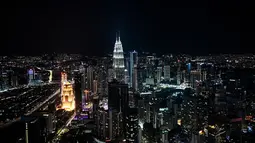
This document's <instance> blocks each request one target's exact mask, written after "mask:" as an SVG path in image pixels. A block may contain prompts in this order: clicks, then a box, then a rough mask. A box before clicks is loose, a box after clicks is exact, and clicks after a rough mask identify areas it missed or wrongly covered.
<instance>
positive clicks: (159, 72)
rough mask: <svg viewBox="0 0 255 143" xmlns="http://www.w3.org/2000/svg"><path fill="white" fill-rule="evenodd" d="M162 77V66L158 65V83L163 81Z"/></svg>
mask: <svg viewBox="0 0 255 143" xmlns="http://www.w3.org/2000/svg"><path fill="white" fill-rule="evenodd" d="M161 77H162V67H157V83H160V82H161Z"/></svg>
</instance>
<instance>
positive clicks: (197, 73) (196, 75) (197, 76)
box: [190, 70, 201, 88]
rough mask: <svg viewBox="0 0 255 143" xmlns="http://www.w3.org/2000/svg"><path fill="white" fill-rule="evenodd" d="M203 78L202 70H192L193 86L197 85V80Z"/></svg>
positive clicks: (191, 81)
mask: <svg viewBox="0 0 255 143" xmlns="http://www.w3.org/2000/svg"><path fill="white" fill-rule="evenodd" d="M200 80H201V72H200V71H197V70H192V71H191V72H190V84H191V87H192V88H195V87H196V84H197V82H200Z"/></svg>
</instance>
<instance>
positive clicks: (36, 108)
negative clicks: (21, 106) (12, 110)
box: [25, 89, 60, 115]
mask: <svg viewBox="0 0 255 143" xmlns="http://www.w3.org/2000/svg"><path fill="white" fill-rule="evenodd" d="M57 94H60V89H58V90H57V91H56V92H55V93H53V94H52V95H51V96H49V97H48V98H47V99H46V100H44V101H43V102H42V103H40V104H39V105H37V106H36V107H34V108H33V109H32V110H31V111H30V112H28V113H26V114H25V115H30V114H32V113H33V112H35V111H36V110H38V109H39V108H41V107H42V105H44V104H45V103H47V102H48V101H49V100H50V99H52V98H53V97H54V96H56V95H57Z"/></svg>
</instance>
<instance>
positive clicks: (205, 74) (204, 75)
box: [201, 71, 207, 81]
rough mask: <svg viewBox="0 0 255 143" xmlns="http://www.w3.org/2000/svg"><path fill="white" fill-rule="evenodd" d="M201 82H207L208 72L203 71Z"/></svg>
mask: <svg viewBox="0 0 255 143" xmlns="http://www.w3.org/2000/svg"><path fill="white" fill-rule="evenodd" d="M201 76H202V77H201V80H202V81H205V80H206V76H207V73H206V71H202V74H201Z"/></svg>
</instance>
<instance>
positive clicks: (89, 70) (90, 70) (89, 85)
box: [86, 66, 94, 91]
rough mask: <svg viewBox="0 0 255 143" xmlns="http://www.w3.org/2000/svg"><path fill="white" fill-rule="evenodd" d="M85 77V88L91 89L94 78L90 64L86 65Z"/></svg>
mask: <svg viewBox="0 0 255 143" xmlns="http://www.w3.org/2000/svg"><path fill="white" fill-rule="evenodd" d="M86 69H87V79H88V83H87V84H88V86H87V89H88V90H90V91H91V90H92V89H93V79H94V71H93V70H94V69H93V67H92V66H88V67H87V68H86Z"/></svg>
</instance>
